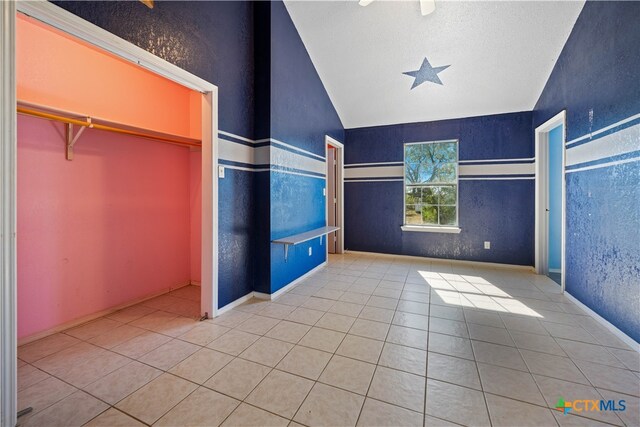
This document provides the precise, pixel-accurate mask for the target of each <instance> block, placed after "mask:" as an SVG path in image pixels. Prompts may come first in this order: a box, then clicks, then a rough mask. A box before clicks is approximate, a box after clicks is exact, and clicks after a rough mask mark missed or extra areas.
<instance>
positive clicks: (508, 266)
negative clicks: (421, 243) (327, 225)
mask: <svg viewBox="0 0 640 427" xmlns="http://www.w3.org/2000/svg"><path fill="white" fill-rule="evenodd" d="M344 252H345V253H348V254H361V255H373V256H389V257H400V258H406V259H414V260H420V261H434V262H450V263H453V264H459V265H476V266H478V267H492V268H506V269H509V270H519V271H527V272H533V271H535V269H534V268H533V266H530V265H517V264H500V263H497V262H482V261H467V260H463V259H447V258H430V257H423V256H415V255H397V254H385V253H381V252H363V251H352V250H345V251H344Z"/></svg>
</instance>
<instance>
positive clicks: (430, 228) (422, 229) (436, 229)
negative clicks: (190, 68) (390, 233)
mask: <svg viewBox="0 0 640 427" xmlns="http://www.w3.org/2000/svg"><path fill="white" fill-rule="evenodd" d="M401 228H402V231H417V232H419V233H453V234H458V233H460V231H462V229H461V228H460V227H455V226H454V227H440V226H437V225H403V226H402V227H401Z"/></svg>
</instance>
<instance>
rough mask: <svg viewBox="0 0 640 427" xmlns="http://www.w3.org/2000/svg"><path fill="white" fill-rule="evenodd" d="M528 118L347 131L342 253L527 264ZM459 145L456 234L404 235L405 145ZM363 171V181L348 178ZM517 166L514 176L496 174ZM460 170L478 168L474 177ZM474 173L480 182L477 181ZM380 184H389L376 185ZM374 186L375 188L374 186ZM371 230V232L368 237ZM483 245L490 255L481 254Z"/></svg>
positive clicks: (530, 209) (530, 198)
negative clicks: (389, 171)
mask: <svg viewBox="0 0 640 427" xmlns="http://www.w3.org/2000/svg"><path fill="white" fill-rule="evenodd" d="M531 121H532V115H531V113H529V112H525V113H513V114H501V115H494V116H484V117H472V118H465V119H456V120H444V121H438V122H427V123H410V124H402V125H392V126H379V127H371V128H359V129H348V130H346V132H345V133H346V142H345V158H346V160H345V164H346V168H347V170H346V172H345V174H346V176H347V180H346V182H345V221H346V224H345V246H346V248H348V249H352V250H359V251H369V252H383V253H392V254H403V255H418V256H428V257H436V258H452V259H463V260H474V261H486V262H496V263H505V264H519V265H533V246H534V241H533V229H534V215H533V213H534V180H533V160H532V158H533V155H534V153H533V132H532V129H531ZM445 139H458V140H459V159H460V168H461V169H460V181H459V226H460V228H461V229H462V231H461V232H460V234H443V233H420V232H407V231H402V230H401V229H400V226H401V225H402V224H403V220H404V218H403V197H404V190H403V182H402V171H401V170H400V172H399V175H395V176H393V177H385V178H383V177H382V174H379V175H378V176H376V168H378V169H380V168H385V167H388V166H394V165H395V166H396V167H398V166H399V167H400V168H401V166H402V162H403V144H404V143H408V142H420V141H436V140H445ZM360 163H376V164H378V165H377V166H376V167H370V166H367V168H369V169H370V170H371V174H372V176H371V177H370V178H368V179H358V180H354V179H349V178H348V177H349V171H350V170H352V169H355V168H360V167H364V166H361V165H357V164H360ZM504 165H515V167H516V168H518V169H519V170H520V173H516V174H508V175H503V174H501V170H500V169H501V167H502V166H504ZM464 166H473V167H476V169H475V171H474V172H473V174H470V173H467V172H465V171H464ZM478 173H479V175H478ZM381 179H387V180H385V181H381ZM374 180H375V182H374ZM374 231H375V232H374ZM484 241H490V242H491V249H489V250H485V249H484Z"/></svg>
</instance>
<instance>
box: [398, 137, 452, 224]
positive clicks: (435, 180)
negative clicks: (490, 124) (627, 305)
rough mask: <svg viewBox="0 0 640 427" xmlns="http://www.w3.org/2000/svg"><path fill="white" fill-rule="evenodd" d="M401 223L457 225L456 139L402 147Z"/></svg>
mask: <svg viewBox="0 0 640 427" xmlns="http://www.w3.org/2000/svg"><path fill="white" fill-rule="evenodd" d="M404 223H405V226H431V227H434V226H435V227H457V226H458V141H434V142H420V143H411V144H405V146H404Z"/></svg>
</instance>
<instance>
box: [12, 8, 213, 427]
mask: <svg viewBox="0 0 640 427" xmlns="http://www.w3.org/2000/svg"><path fill="white" fill-rule="evenodd" d="M0 12H1V16H2V20H0V21H1V22H0V32H2V34H3V37H5V38H4V39H3V41H5V42H3V43H2V44H0V57H2V58H3V59H2V61H1V63H2V69H3V72H2V73H1V76H2V77H1V79H2V85H0V86H1V88H2V89H0V95H1V97H0V101H1V102H0V105H1V108H0V114H1V118H0V122H1V123H2V126H1V128H2V151H1V156H0V160H1V161H2V165H3V166H2V168H0V169H1V178H0V182H1V183H2V185H1V186H0V192H1V194H2V200H3V211H4V212H9V213H11V215H6V216H5V215H2V221H1V225H2V230H3V232H2V235H3V239H2V247H1V248H0V252H1V253H2V254H3V256H2V270H3V271H6V272H7V274H3V276H2V283H1V289H2V293H1V294H0V303H1V305H2V309H1V310H0V312H1V315H0V332H1V334H0V336H1V337H2V339H0V358H1V359H2V373H1V374H0V400H1V402H0V414H1V420H2V424H3V425H5V424H6V425H15V424H16V416H17V413H16V412H17V386H16V376H17V375H16V372H17V364H18V363H17V360H16V352H17V333H16V332H17V327H16V323H17V310H16V300H17V297H16V295H17V277H16V276H17V274H16V272H17V263H16V253H17V249H16V215H15V212H16V206H17V197H16V193H17V188H16V175H17V167H16V166H17V164H16V158H17V155H16V154H17V151H18V150H17V149H18V145H17V139H16V105H17V104H16V43H15V41H16V33H17V31H18V29H17V25H16V21H17V20H18V19H21V18H20V17H22V18H24V17H25V16H26V17H28V18H27V19H29V20H32V22H37V23H39V24H40V25H43V26H48V27H50V28H52V29H55V31H59V32H61V33H62V34H63V35H65V36H68V37H70V38H74V39H77V40H80V41H81V42H82V43H85V44H87V45H88V46H90V47H92V48H94V49H96V50H100V51H103V52H104V53H106V54H108V55H112V56H113V57H115V58H117V59H118V60H122V61H123V62H127V63H130V64H132V65H134V66H136V67H140V68H141V69H145V70H146V71H145V72H149V73H151V74H153V75H156V76H159V77H161V78H165V79H167V80H169V81H171V82H173V83H176V84H178V85H181V86H184V87H185V88H186V89H188V90H191V91H193V94H194V102H195V103H196V104H197V105H198V106H199V108H200V110H199V111H200V113H199V114H198V117H197V120H194V123H196V122H199V125H197V127H198V128H199V130H200V140H201V144H200V152H199V154H201V156H200V157H201V160H200V161H199V162H198V163H199V164H200V167H201V178H200V180H201V185H200V188H199V190H200V194H201V196H202V201H201V207H200V208H199V209H200V212H201V232H200V237H201V241H200V242H199V244H198V243H197V240H198V239H197V238H195V239H194V241H196V244H197V245H198V246H199V247H200V249H201V254H200V256H199V257H200V260H201V283H200V288H201V289H200V293H199V294H200V295H199V296H200V303H199V305H200V307H199V309H198V308H196V310H197V311H200V314H201V315H202V314H204V313H207V314H208V316H209V317H213V316H215V315H216V314H217V296H218V292H217V282H218V280H217V272H218V268H217V259H218V256H217V247H218V244H217V238H218V232H217V224H218V221H217V216H218V210H217V206H218V182H217V179H216V178H215V175H214V174H213V169H214V168H215V167H216V165H217V160H218V151H217V150H218V148H217V142H216V138H217V134H218V122H217V102H218V101H217V87H216V86H215V85H213V84H211V83H209V82H207V81H205V80H203V79H201V78H199V77H197V76H195V75H193V74H190V73H189V72H187V71H184V70H182V69H180V68H179V67H177V66H175V65H173V64H170V63H168V62H166V61H164V60H162V59H161V58H159V57H157V56H155V55H153V54H152V53H150V52H148V51H146V50H144V49H141V48H139V47H137V46H135V45H133V44H132V43H129V42H127V41H125V40H123V39H121V38H119V37H117V36H115V35H113V34H111V33H109V32H108V31H106V30H103V29H102V28H99V27H97V26H95V25H93V24H91V23H89V22H87V21H85V20H83V19H82V18H79V17H77V16H75V15H73V14H71V13H70V12H67V11H65V10H63V9H61V8H59V7H58V6H56V5H54V4H52V3H48V2H19V3H18V2H3V4H2V7H1V8H0ZM16 12H18V14H17V13H16ZM19 107H20V108H25V107H26V106H25V105H22V106H19ZM56 107H58V108H59V107H60V106H59V105H56ZM61 110H62V109H61ZM65 110H66V111H65V112H66V113H69V112H71V110H70V109H69V107H67V108H66V109H65ZM60 112H61V111H58V112H57V113H60ZM39 113H43V112H42V111H40V112H39ZM44 113H45V114H48V115H49V118H53V115H52V114H50V113H51V112H44ZM82 113H84V112H82ZM61 115H62V114H55V116H61ZM41 117H43V118H44V117H45V116H41ZM58 119H60V117H56V120H58ZM64 119H65V120H67V121H66V122H65V123H67V125H64V126H67V129H71V124H72V123H73V124H74V126H75V125H77V126H82V127H83V128H90V127H92V126H91V123H90V122H88V120H89V119H88V118H87V117H80V118H78V117H72V118H69V117H64ZM29 120H30V121H31V122H32V123H37V124H39V125H42V124H44V125H45V126H43V128H44V130H45V131H47V132H49V131H50V129H48V128H47V127H46V125H47V123H40V122H36V121H34V120H38V119H29ZM22 121H24V120H22ZM59 121H62V120H59ZM80 122H82V123H80ZM118 124H122V125H123V126H121V128H125V127H126V126H125V125H127V124H128V123H126V122H123V123H118ZM87 125H89V126H87ZM103 125H104V126H107V124H105V123H100V126H103ZM59 126H63V125H60V124H59ZM104 126H103V127H104ZM49 127H50V126H49ZM93 127H94V129H100V127H98V126H97V125H93ZM108 127H110V128H115V127H116V126H112V124H109V126H108ZM133 127H134V128H136V129H134V130H137V128H142V127H144V126H141V125H140V124H136V125H135V126H133ZM154 128H155V127H153V128H149V129H148V130H155V129H154ZM103 130H106V129H103ZM121 130H122V129H121ZM124 130H125V131H126V132H125V133H128V135H132V134H131V133H130V131H132V129H131V128H130V127H126V129H124ZM93 133H95V130H94V131H88V132H87V133H85V134H84V135H83V137H82V138H81V141H80V144H82V143H83V142H85V143H86V142H87V138H88V137H90V136H91V135H92V134H93ZM79 134H80V132H79V131H78V128H75V129H74V132H73V133H72V132H70V131H67V132H66V135H67V136H66V144H67V145H66V156H67V159H68V160H72V159H73V158H74V154H73V151H74V150H73V145H74V144H75V142H77V141H78V135H79ZM60 137H61V140H62V141H63V142H62V143H61V145H60V149H58V148H55V149H54V150H51V153H52V154H51V155H52V156H55V157H56V158H58V157H59V156H62V158H63V159H64V156H65V154H64V153H65V144H64V140H65V132H61V134H60ZM146 137H147V138H148V139H151V140H161V138H162V135H158V134H154V135H151V137H150V138H149V135H146ZM82 139H83V140H82ZM165 142H168V141H165ZM179 142H180V144H179V145H184V144H183V142H184V140H183V139H181V140H180V141H179ZM136 143H137V142H136ZM136 143H132V144H131V146H133V144H136ZM139 144H140V145H139V146H140V147H142V144H148V142H141V143H139ZM70 145H71V147H70ZM79 146H80V145H79ZM149 146H150V147H151V145H149ZM160 146H161V145H153V147H154V149H155V147H160ZM162 146H163V147H165V146H164V145H162ZM88 147H90V144H83V148H84V150H85V152H86V150H87V148H88ZM128 147H129V146H127V148H128ZM166 147H168V146H166ZM127 148H125V150H126V149H127ZM75 154H76V155H77V154H81V153H79V152H78V151H76V153H75ZM189 154H191V153H189ZM98 157H99V156H95V155H94V158H98ZM189 157H191V155H190V156H189ZM79 160H81V156H78V157H77V158H75V161H74V162H69V163H67V166H69V167H70V165H74V166H75V167H81V166H84V167H86V165H87V164H88V162H87V161H85V162H81V161H79ZM189 160H191V159H189ZM65 161H66V160H65ZM118 178H120V177H118ZM187 179H188V177H185V180H187ZM104 182H105V183H106V184H105V185H107V184H109V181H107V180H105V181H104ZM82 184H84V182H78V185H82ZM76 190H77V188H76ZM185 194H186V192H185ZM79 196H81V194H80V195H79ZM134 202H135V200H134ZM185 202H187V203H188V202H189V198H188V197H186V196H185ZM148 217H149V221H153V220H154V216H153V215H152V214H150V215H149V216H148ZM116 226H117V223H116ZM5 236H12V237H11V238H7V239H5V238H4V237H5ZM148 250H154V248H153V247H151V248H148ZM5 269H6V270H5Z"/></svg>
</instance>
